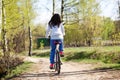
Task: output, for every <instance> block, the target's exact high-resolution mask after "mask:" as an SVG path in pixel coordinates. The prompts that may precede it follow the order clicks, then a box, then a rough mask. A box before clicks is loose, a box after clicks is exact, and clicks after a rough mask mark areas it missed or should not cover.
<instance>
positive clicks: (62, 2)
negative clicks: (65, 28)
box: [61, 0, 64, 21]
mask: <svg viewBox="0 0 120 80" xmlns="http://www.w3.org/2000/svg"><path fill="white" fill-rule="evenodd" d="M63 11H64V0H61V20H62V21H63Z"/></svg>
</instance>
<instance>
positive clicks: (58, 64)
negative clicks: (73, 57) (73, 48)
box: [55, 51, 61, 74]
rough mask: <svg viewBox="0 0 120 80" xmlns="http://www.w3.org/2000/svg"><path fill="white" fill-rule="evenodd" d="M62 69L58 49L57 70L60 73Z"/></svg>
mask: <svg viewBox="0 0 120 80" xmlns="http://www.w3.org/2000/svg"><path fill="white" fill-rule="evenodd" d="M60 69H61V62H60V55H59V52H58V51H56V63H55V71H57V74H60Z"/></svg>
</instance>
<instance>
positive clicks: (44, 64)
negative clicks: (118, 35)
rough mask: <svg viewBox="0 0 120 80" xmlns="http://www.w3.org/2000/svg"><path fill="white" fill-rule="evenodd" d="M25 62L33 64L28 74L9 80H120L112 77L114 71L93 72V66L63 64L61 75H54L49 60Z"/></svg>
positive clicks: (71, 63) (28, 59) (32, 59)
mask: <svg viewBox="0 0 120 80" xmlns="http://www.w3.org/2000/svg"><path fill="white" fill-rule="evenodd" d="M25 61H31V62H34V63H35V64H34V65H33V66H31V69H30V71H29V72H27V73H23V74H21V75H20V76H18V77H16V78H14V79H11V80H120V76H119V75H116V76H113V74H112V73H114V72H115V71H113V70H94V68H95V65H93V64H79V63H75V62H63V65H62V69H61V74H60V75H56V74H55V73H56V72H55V71H54V70H50V69H49V59H47V58H31V57H27V58H26V59H25ZM118 74H120V72H118ZM113 77H114V78H113ZM118 77H119V78H118Z"/></svg>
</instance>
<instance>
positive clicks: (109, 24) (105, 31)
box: [102, 18, 115, 40]
mask: <svg viewBox="0 0 120 80" xmlns="http://www.w3.org/2000/svg"><path fill="white" fill-rule="evenodd" d="M103 21H104V22H103V27H102V38H103V39H104V40H110V39H113V37H112V35H113V33H114V32H115V25H114V23H113V21H112V20H111V19H110V18H104V20H103Z"/></svg>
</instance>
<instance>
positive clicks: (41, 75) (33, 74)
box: [11, 69, 115, 79]
mask: <svg viewBox="0 0 120 80" xmlns="http://www.w3.org/2000/svg"><path fill="white" fill-rule="evenodd" d="M107 71H115V70H113V69H103V70H82V71H70V72H61V73H60V74H59V75H57V74H56V72H55V71H49V72H46V73H25V74H21V75H19V76H14V78H17V77H18V78H28V77H29V78H30V77H31V78H32V77H53V76H61V77H64V76H66V77H67V76H73V75H81V74H94V73H101V74H102V72H107ZM11 79H12V78H11Z"/></svg>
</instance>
